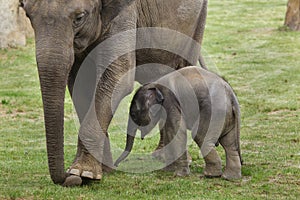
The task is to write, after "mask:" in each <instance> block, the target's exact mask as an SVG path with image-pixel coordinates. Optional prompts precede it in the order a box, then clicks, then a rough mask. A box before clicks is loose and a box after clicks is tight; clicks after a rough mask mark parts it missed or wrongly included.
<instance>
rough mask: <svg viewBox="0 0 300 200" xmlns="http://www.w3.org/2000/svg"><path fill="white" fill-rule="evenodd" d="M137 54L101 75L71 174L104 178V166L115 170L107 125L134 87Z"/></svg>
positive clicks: (120, 60) (81, 134) (113, 64)
mask: <svg viewBox="0 0 300 200" xmlns="http://www.w3.org/2000/svg"><path fill="white" fill-rule="evenodd" d="M134 66H135V53H134V52H132V53H128V54H126V55H124V56H121V57H119V58H118V60H117V61H115V62H113V63H112V64H111V65H110V66H109V67H108V68H107V69H106V70H105V71H104V73H103V74H102V76H101V78H100V80H99V82H98V84H97V87H96V94H95V98H94V100H93V102H92V105H91V106H90V108H89V111H88V113H87V114H86V116H85V118H84V119H83V121H82V123H81V127H80V131H79V142H78V152H77V156H76V159H75V161H74V163H73V165H72V166H71V167H70V170H69V173H70V174H73V175H77V176H81V177H86V178H90V179H101V178H102V171H103V166H106V169H108V168H113V160H112V156H111V152H110V144H109V137H108V133H107V130H108V126H109V124H110V122H111V119H112V117H113V114H114V112H115V110H116V109H117V107H118V105H119V103H120V101H121V100H122V99H123V98H124V97H125V96H126V95H127V94H129V93H130V92H131V91H132V89H133V84H134V75H135V74H134V72H135V70H134Z"/></svg>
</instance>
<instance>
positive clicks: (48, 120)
mask: <svg viewBox="0 0 300 200" xmlns="http://www.w3.org/2000/svg"><path fill="white" fill-rule="evenodd" d="M62 30H63V29H62ZM62 30H61V32H62ZM47 31H48V32H47ZM47 31H46V32H44V34H43V33H37V32H36V33H35V34H36V59H37V65H38V72H39V78H40V85H41V91H42V99H43V108H44V120H45V129H46V141H47V154H48V165H49V171H50V175H51V179H52V180H53V182H54V183H55V184H62V183H63V182H64V180H65V178H66V173H65V169H64V99H65V91H66V84H67V80H68V74H69V71H70V69H71V66H72V64H73V62H74V53H73V46H72V45H73V43H72V38H70V39H66V37H65V36H64V37H61V35H59V34H58V31H55V32H52V34H51V33H49V29H48V30H47ZM58 38H64V40H62V39H58Z"/></svg>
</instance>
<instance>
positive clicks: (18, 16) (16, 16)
mask: <svg viewBox="0 0 300 200" xmlns="http://www.w3.org/2000/svg"><path fill="white" fill-rule="evenodd" d="M0 19H1V21H0V48H6V47H15V46H24V45H25V44H26V36H30V37H32V36H33V30H32V28H31V24H30V22H29V20H28V19H27V17H26V16H25V12H24V10H23V9H21V8H19V0H0Z"/></svg>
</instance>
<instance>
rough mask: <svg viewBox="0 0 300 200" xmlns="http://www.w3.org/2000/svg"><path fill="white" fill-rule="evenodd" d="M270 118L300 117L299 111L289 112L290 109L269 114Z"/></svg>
mask: <svg viewBox="0 0 300 200" xmlns="http://www.w3.org/2000/svg"><path fill="white" fill-rule="evenodd" d="M268 115H269V116H281V117H297V116H298V115H299V110H288V109H282V110H275V111H271V112H268Z"/></svg>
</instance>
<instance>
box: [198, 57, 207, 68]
mask: <svg viewBox="0 0 300 200" xmlns="http://www.w3.org/2000/svg"><path fill="white" fill-rule="evenodd" d="M198 62H199V64H200V66H201V67H202V68H203V69H206V70H208V69H207V67H206V64H205V61H204V58H203V56H202V54H200V55H199V58H198Z"/></svg>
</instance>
